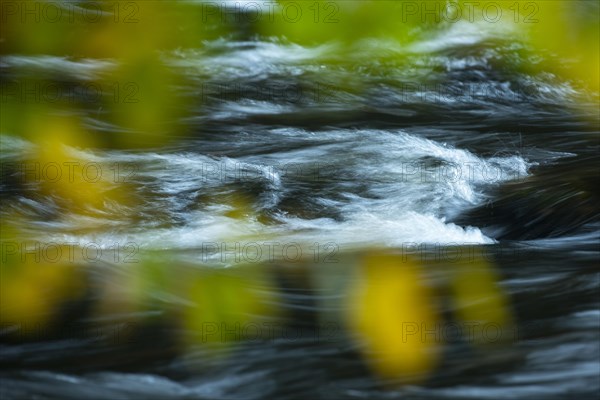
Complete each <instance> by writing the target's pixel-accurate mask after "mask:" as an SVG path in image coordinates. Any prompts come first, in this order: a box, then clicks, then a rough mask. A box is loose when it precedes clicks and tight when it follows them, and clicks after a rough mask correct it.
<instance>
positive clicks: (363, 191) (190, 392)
mask: <svg viewBox="0 0 600 400" xmlns="http://www.w3.org/2000/svg"><path fill="white" fill-rule="evenodd" d="M361 49H362V50H361V52H354V53H353V54H351V55H349V54H344V55H340V56H337V54H339V51H338V50H336V44H335V43H331V44H327V45H321V46H314V47H309V46H300V45H297V44H291V43H288V42H286V41H284V40H275V39H273V40H271V39H264V38H263V39H256V38H248V39H245V38H244V39H242V40H231V39H228V40H224V39H219V40H213V41H209V42H206V43H205V44H204V45H203V47H202V48H201V49H179V50H177V51H170V52H164V53H162V54H161V57H162V60H163V61H164V62H165V63H166V64H167V65H169V67H170V68H171V69H172V70H173V71H175V72H176V74H178V75H180V76H183V77H185V78H186V82H187V83H186V84H185V85H183V86H181V87H178V88H177V91H178V92H179V94H180V96H182V98H184V99H185V107H186V109H187V110H188V111H189V113H188V115H187V116H186V118H185V124H186V126H188V127H189V128H188V129H187V130H185V131H184V132H182V133H181V134H180V135H179V137H177V140H173V141H171V142H170V143H169V144H166V145H161V146H152V147H151V148H147V147H146V148H144V149H123V150H116V149H110V148H108V146H107V147H105V148H103V147H99V148H95V149H93V150H91V149H81V148H69V149H68V151H69V153H70V154H72V155H73V157H77V158H80V159H82V160H85V161H86V162H93V163H97V164H98V165H102V166H105V169H104V171H108V170H109V168H110V166H114V165H117V164H118V165H120V166H124V171H122V173H123V174H124V176H126V180H127V184H128V185H129V187H130V188H132V190H133V192H134V193H135V198H136V203H135V204H134V205H131V204H118V203H116V204H114V205H113V207H114V209H115V212H114V213H111V214H110V216H108V215H107V214H105V213H103V212H101V211H98V210H85V212H81V213H78V212H74V213H73V212H72V211H73V210H67V209H65V208H64V205H62V203H61V202H60V201H58V200H57V199H55V198H53V197H52V196H50V195H47V194H44V193H43V192H40V191H39V190H38V188H36V187H35V185H19V184H15V183H14V182H12V181H10V180H9V179H6V178H5V177H3V180H2V188H1V190H2V193H3V199H2V205H3V206H2V207H3V213H4V214H3V215H4V218H11V215H14V213H12V212H18V213H19V214H20V215H27V216H30V217H31V218H32V220H33V222H32V225H31V226H29V227H28V229H29V230H30V233H31V235H32V237H33V238H34V239H37V240H40V241H55V242H69V243H80V244H82V245H84V244H85V243H90V242H93V243H96V244H97V245H98V246H99V247H100V248H102V249H110V248H111V246H112V245H113V244H114V243H135V244H136V246H138V248H139V249H140V250H143V251H154V252H157V253H161V254H166V255H167V257H170V258H172V259H180V260H183V261H185V262H189V263H193V262H194V261H198V260H199V259H200V257H201V258H202V261H203V262H204V263H205V264H207V265H211V266H213V267H214V268H227V267H229V266H231V264H233V262H232V257H222V254H220V253H219V252H218V251H216V252H215V251H213V252H208V254H207V252H206V250H207V247H208V246H214V245H215V244H219V243H223V242H229V243H232V242H236V241H237V242H243V241H246V242H248V241H254V242H256V241H265V242H266V241H271V242H273V241H276V242H278V243H279V244H280V245H281V246H284V245H285V244H290V243H293V244H294V246H298V248H300V249H302V250H304V251H308V250H306V249H309V248H311V246H314V245H315V244H316V245H317V246H321V248H322V249H324V251H325V253H326V255H330V256H332V257H336V260H339V261H340V262H338V263H336V264H327V263H325V264H323V265H322V266H321V267H320V268H329V269H330V272H329V274H330V275H331V276H330V277H329V278H328V279H334V280H335V279H343V278H344V275H345V274H346V273H345V272H344V268H342V266H343V265H344V263H345V261H344V260H346V257H347V255H348V254H351V253H353V252H361V251H363V250H364V249H368V248H370V247H372V246H377V247H379V248H384V249H390V250H398V249H403V248H406V247H407V246H412V248H415V247H416V248H420V249H424V251H426V252H435V251H436V249H440V248H445V246H458V245H463V246H464V245H469V246H473V247H474V248H478V249H486V251H489V252H492V253H493V254H494V255H495V257H494V262H495V266H496V268H497V273H498V276H499V280H498V285H499V286H500V287H501V288H502V289H503V290H504V291H505V292H506V293H507V295H508V297H509V298H510V303H511V305H512V309H513V310H514V316H515V319H516V321H517V325H518V326H519V329H518V334H517V335H516V336H517V339H516V340H515V341H514V343H513V344H512V345H511V346H509V347H508V348H502V349H501V350H492V351H490V352H488V353H484V354H483V355H482V356H474V355H473V350H472V349H468V348H466V347H465V346H464V344H461V343H459V342H457V343H450V344H449V345H448V346H447V348H446V350H445V355H444V364H443V365H442V367H440V368H439V369H438V371H437V372H436V373H435V374H434V375H433V376H431V377H430V378H429V380H428V381H427V382H425V383H423V384H419V385H416V384H415V385H404V386H402V385H401V386H393V387H388V386H387V385H385V384H381V382H380V381H379V380H378V379H376V378H375V377H374V376H373V374H372V373H371V372H370V371H369V370H368V369H367V368H366V367H365V365H364V363H363V361H362V360H361V357H360V356H359V355H358V354H357V349H356V346H355V344H354V343H353V342H352V341H351V340H348V338H347V337H346V336H345V335H344V334H343V333H341V332H336V334H335V335H334V337H335V340H315V339H314V338H311V337H307V338H302V339H301V340H300V339H299V340H293V341H286V340H270V341H266V342H261V341H250V342H249V343H241V344H239V346H238V347H239V349H237V350H236V352H235V354H234V355H233V356H231V357H227V358H226V359H221V358H219V357H216V358H214V359H213V358H211V357H209V356H208V355H207V354H205V352H204V350H203V349H202V348H201V347H200V348H197V349H196V348H194V350H188V351H186V352H184V353H185V354H181V352H177V351H176V350H174V349H176V348H177V345H176V344H175V343H174V340H173V339H172V336H174V331H175V330H176V329H177V328H173V327H171V326H170V325H169V324H168V323H166V322H164V321H163V322H160V323H157V325H156V326H152V327H151V329H150V332H145V333H144V334H140V335H141V336H140V338H139V340H134V341H132V342H131V343H127V344H126V345H121V344H113V345H110V344H109V345H98V343H96V342H94V341H93V340H90V339H89V338H85V337H81V336H77V335H71V336H69V335H62V336H60V337H56V338H54V339H47V340H38V341H32V342H29V341H26V342H17V343H15V342H10V341H9V342H6V343H4V344H2V350H1V352H2V371H1V372H0V374H1V378H2V385H1V387H0V393H2V397H3V398H7V399H8V398H36V399H46V398H61V399H80V398H98V399H101V398H102V399H109V398H115V399H129V398H131V399H133V398H136V399H137V398H147V399H153V398H156V399H167V398H169V399H188V398H189V399H191V398H219V399H229V398H265V397H271V396H274V397H276V398H290V399H292V398H381V399H384V398H385V399H388V398H415V399H429V398H448V399H464V398H476V399H482V398H489V399H500V398H536V399H542V398H543V399H552V398H575V397H577V398H591V397H590V396H593V394H597V393H598V391H599V390H600V379H599V376H600V364H599V358H600V345H599V343H600V341H599V340H598V339H599V337H600V334H599V329H600V297H599V294H598V293H599V288H600V277H599V273H598V272H599V269H598V251H599V250H600V249H599V246H598V245H599V242H598V240H599V238H600V234H599V233H600V220H599V218H598V217H599V215H600V214H599V213H598V209H597V207H598V201H599V200H600V196H599V192H598V189H597V186H596V183H597V182H596V181H597V174H598V167H599V166H600V162H599V159H598V145H599V144H600V143H599V142H598V124H599V115H598V96H597V94H596V93H593V92H590V91H588V90H586V89H585V88H584V87H583V86H582V85H579V84H578V83H577V82H573V81H568V80H566V79H565V78H562V77H559V76H557V75H554V74H552V73H549V72H546V71H544V69H543V68H531V67H530V66H532V65H534V66H535V65H542V63H543V61H544V60H541V59H539V57H537V56H533V55H532V54H531V53H530V52H528V49H527V47H526V45H525V44H522V43H519V42H518V41H515V40H514V38H513V36H510V31H509V29H508V28H507V29H506V30H503V29H494V30H493V31H490V29H487V28H486V29H484V27H481V26H478V25H477V24H467V23H465V24H452V25H450V26H445V27H443V28H439V29H437V30H434V31H432V32H429V33H428V34H426V35H423V39H421V40H419V41H417V42H415V43H413V44H411V45H410V46H399V45H398V44H397V43H392V42H386V41H383V40H379V41H377V40H372V41H369V42H368V43H366V44H365V45H364V46H362V47H361ZM548 57H552V55H548ZM113 67H114V65H113V63H112V62H111V61H107V60H93V59H85V60H74V59H68V58H62V57H54V56H26V55H14V56H4V57H3V58H2V61H1V69H2V71H3V76H4V77H3V79H5V80H10V79H13V78H15V77H19V76H26V75H35V74H50V75H57V76H61V77H62V78H61V79H64V80H66V81H71V82H86V81H90V80H92V79H96V78H97V77H98V76H107V75H109V74H110V73H111V68H113ZM415 82H418V83H415ZM359 87H360V90H359ZM365 88H366V89H365ZM81 112H82V113H84V117H85V121H86V124H87V125H88V127H89V129H91V130H95V131H97V132H98V134H99V135H106V136H110V135H111V132H113V131H114V130H116V128H115V127H114V126H112V125H111V124H109V123H108V122H106V121H105V119H104V118H103V113H104V110H102V109H98V108H94V109H92V108H90V109H88V110H85V111H81ZM1 140H2V162H3V163H10V162H16V161H17V160H20V159H24V158H25V159H26V158H27V155H28V154H30V153H31V152H32V151H34V150H35V146H36V145H35V144H33V143H31V142H29V141H28V140H25V139H21V138H17V137H16V136H14V135H11V134H10V132H2V137H1ZM236 202H237V203H236ZM238 203H239V204H243V206H242V207H243V208H245V209H247V210H251V212H250V214H251V215H252V216H251V217H249V218H234V217H232V214H231V213H232V206H231V204H238ZM67 214H68V218H67V217H65V215H67ZM418 246H421V247H418ZM211 249H212V247H211ZM284 255H286V254H284ZM274 258H275V259H276V264H277V263H280V264H282V265H285V264H286V262H287V261H289V260H288V259H287V258H286V259H284V260H281V255H280V254H279V253H277V252H276V254H275V256H274ZM286 260H287V261H286ZM109 261H110V260H109ZM287 264H290V263H289V262H287ZM291 264H293V263H291ZM120 268H121V267H119V266H118V265H113V264H112V263H110V262H107V263H106V265H105V264H102V265H101V266H99V267H97V270H96V271H94V272H93V273H92V277H91V278H90V279H91V280H92V281H95V280H96V281H102V280H103V279H117V278H118V277H119V276H121V275H120V274H127V269H126V268H123V269H120ZM281 268H286V267H284V266H282V267H281ZM432 268H433V267H432ZM109 272H110V273H109ZM296 275H297V276H296ZM107 276H108V277H107ZM181 276H184V275H181ZM290 276H292V277H293V278H294V279H297V280H298V281H300V280H302V279H304V278H305V277H304V276H303V274H302V273H301V272H290ZM287 278H288V280H287V281H286V280H285V279H283V282H282V283H280V285H281V286H282V287H284V288H286V290H285V291H284V292H285V295H284V297H283V298H282V299H281V300H280V302H281V304H280V306H281V307H283V308H284V309H287V310H289V311H290V313H291V315H292V317H290V319H293V320H297V321H300V322H298V324H300V325H302V324H303V323H305V322H306V324H309V325H310V323H309V322H307V321H312V320H313V319H314V318H316V317H315V315H318V314H320V313H323V312H326V310H325V309H326V308H327V304H329V303H327V302H326V301H325V302H324V301H323V300H324V299H325V300H326V299H328V298H336V297H343V294H341V293H330V292H323V291H320V290H318V289H314V288H310V287H305V286H302V285H299V284H298V283H295V281H294V279H291V280H290V278H289V276H288V277H287ZM350 279H356V278H355V277H354V275H352V278H350ZM263 289H264V290H267V291H268V290H270V289H269V287H266V288H263ZM162 296H163V297H162V301H163V302H166V303H171V304H177V301H178V297H177V293H163V294H162ZM169 296H171V297H169ZM336 304H337V307H341V308H343V307H344V305H343V304H344V303H343V301H340V302H338V303H336ZM115 318H116V317H115ZM303 321H304V322H303ZM65 336H66V337H65ZM213 356H214V355H213ZM213 364H214V365H213ZM199 366H200V367H199Z"/></svg>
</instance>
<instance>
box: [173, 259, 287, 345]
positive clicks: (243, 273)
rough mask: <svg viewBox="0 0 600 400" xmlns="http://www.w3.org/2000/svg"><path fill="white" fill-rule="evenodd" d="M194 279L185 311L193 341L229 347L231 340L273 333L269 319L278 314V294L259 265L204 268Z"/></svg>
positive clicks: (190, 286)
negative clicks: (231, 269)
mask: <svg viewBox="0 0 600 400" xmlns="http://www.w3.org/2000/svg"><path fill="white" fill-rule="evenodd" d="M191 279H192V281H191V283H190V285H189V289H188V290H189V292H188V296H187V298H188V299H189V300H190V301H191V304H190V306H189V307H187V309H186V311H185V314H184V324H185V327H186V329H187V331H188V332H189V333H190V334H191V337H190V339H191V343H190V344H203V345H208V346H209V347H212V348H226V347H227V345H228V344H229V343H231V342H235V341H240V340H244V339H249V340H257V339H259V338H265V337H267V335H269V334H272V332H273V331H272V329H268V321H270V320H271V319H272V318H275V317H276V316H277V315H278V314H279V313H278V310H277V308H276V304H279V302H278V301H277V297H278V296H277V294H276V292H275V286H274V284H273V283H272V282H271V280H270V279H269V277H268V276H267V275H266V274H265V271H263V270H262V269H261V267H260V266H258V267H255V266H252V267H249V266H246V268H244V267H240V268H236V269H235V271H229V270H225V271H224V270H214V271H203V272H202V273H201V274H200V275H199V276H196V277H194V278H191ZM265 324H266V325H265Z"/></svg>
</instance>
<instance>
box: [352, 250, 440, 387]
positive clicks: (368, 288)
mask: <svg viewBox="0 0 600 400" xmlns="http://www.w3.org/2000/svg"><path fill="white" fill-rule="evenodd" d="M350 299H351V306H350V315H349V319H350V325H351V327H352V328H353V329H354V330H355V331H356V333H358V334H359V336H361V337H362V339H363V340H364V344H365V351H366V356H367V357H368V360H369V361H370V363H371V365H372V366H373V367H374V369H375V370H376V371H377V372H378V373H379V374H380V375H381V376H382V377H385V378H391V379H400V380H402V381H405V382H411V381H412V382H414V381H419V380H422V379H424V378H426V377H427V374H428V373H429V372H431V371H432V369H433V368H434V367H435V366H436V363H437V361H438V359H439V345H440V343H436V341H438V338H439V335H437V334H433V333H429V331H433V330H434V329H437V327H438V316H437V312H436V310H435V307H434V305H433V304H432V302H433V298H432V296H431V294H430V293H429V290H428V288H427V287H425V286H424V284H423V281H422V277H421V276H420V274H419V267H418V265H417V264H415V263H414V262H413V261H412V260H410V259H409V260H406V259H403V257H402V256H401V255H394V254H384V253H382V254H376V253H371V254H368V255H366V257H365V258H364V262H363V265H362V276H360V275H359V277H358V279H357V284H356V285H355V286H354V287H352V288H351V289H350Z"/></svg>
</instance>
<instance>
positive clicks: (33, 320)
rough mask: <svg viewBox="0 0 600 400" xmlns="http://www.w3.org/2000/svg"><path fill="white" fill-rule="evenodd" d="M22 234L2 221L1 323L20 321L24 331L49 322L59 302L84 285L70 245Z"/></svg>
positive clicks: (76, 295) (72, 297)
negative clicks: (32, 239) (46, 241)
mask: <svg viewBox="0 0 600 400" xmlns="http://www.w3.org/2000/svg"><path fill="white" fill-rule="evenodd" d="M23 237H24V236H23V235H20V234H18V231H17V229H15V228H14V227H12V226H8V225H6V224H2V239H1V247H2V254H1V263H0V264H1V268H0V323H1V324H2V325H8V324H22V331H21V332H23V333H24V334H27V333H33V332H35V329H39V328H42V329H43V328H44V326H45V325H46V324H48V323H50V322H52V321H53V318H54V316H55V315H56V314H57V312H58V311H59V308H60V306H61V305H62V304H65V303H66V302H68V301H69V300H75V299H78V298H80V297H81V296H82V295H83V293H84V290H85V285H84V277H83V273H82V271H80V270H79V268H80V267H81V265H82V264H81V263H78V260H77V252H76V251H73V247H72V246H62V245H58V244H53V243H51V244H41V243H39V242H35V241H31V240H29V241H28V240H23ZM79 261H81V260H79Z"/></svg>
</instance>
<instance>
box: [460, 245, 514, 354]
mask: <svg viewBox="0 0 600 400" xmlns="http://www.w3.org/2000/svg"><path fill="white" fill-rule="evenodd" d="M465 250H467V251H468V249H465ZM467 251H463V252H462V254H463V255H464V254H466V253H467ZM448 268H450V276H451V281H450V288H451V292H452V295H453V296H452V299H453V301H454V307H455V313H456V317H457V319H458V320H460V321H461V322H462V324H464V325H465V327H469V329H468V330H467V331H468V334H469V337H468V338H466V339H467V340H468V341H469V342H470V343H472V344H475V345H478V346H485V345H492V344H494V343H503V342H507V341H510V340H511V339H512V338H513V337H514V328H513V323H512V316H511V312H510V309H509V306H508V299H507V297H506V295H505V294H504V293H503V292H502V290H501V289H500V287H499V286H498V285H497V283H496V282H497V280H498V277H497V276H496V273H495V272H494V269H493V266H492V265H491V264H490V263H489V262H488V261H486V260H485V258H484V257H482V256H481V255H477V254H475V255H472V257H461V259H460V261H459V262H457V263H452V264H449V265H448Z"/></svg>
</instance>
